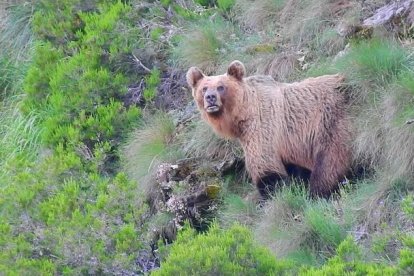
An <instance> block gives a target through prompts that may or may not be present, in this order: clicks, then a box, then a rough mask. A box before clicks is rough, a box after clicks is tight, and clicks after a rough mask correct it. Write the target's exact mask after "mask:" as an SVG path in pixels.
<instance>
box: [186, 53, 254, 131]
mask: <svg viewBox="0 0 414 276" xmlns="http://www.w3.org/2000/svg"><path fill="white" fill-rule="evenodd" d="M245 72H246V69H245V67H244V65H243V63H241V62H240V61H237V60H235V61H233V62H232V63H230V65H229V67H228V68H227V73H226V74H223V75H218V76H206V75H204V73H203V72H202V71H201V70H200V69H198V68H197V67H191V68H190V69H189V70H188V72H187V82H188V85H189V86H190V87H191V88H192V92H193V97H194V100H195V102H196V103H197V106H198V109H199V110H200V112H201V114H202V116H203V118H204V119H205V120H206V121H207V122H208V123H209V124H210V125H211V126H212V127H213V129H214V130H215V131H216V132H217V133H218V134H220V135H221V136H224V137H227V138H232V137H237V136H238V130H237V128H238V127H237V125H235V124H237V122H236V120H235V116H238V115H239V114H240V112H239V110H240V109H241V108H243V99H244V95H243V93H244V85H245V84H244V80H243V77H244V75H245Z"/></svg>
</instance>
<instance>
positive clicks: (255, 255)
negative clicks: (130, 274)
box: [154, 224, 293, 275]
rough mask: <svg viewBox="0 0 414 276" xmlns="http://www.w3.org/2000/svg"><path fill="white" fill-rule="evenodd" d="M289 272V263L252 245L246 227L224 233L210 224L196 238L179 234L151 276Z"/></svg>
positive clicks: (188, 230) (233, 227) (186, 234)
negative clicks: (207, 229)
mask: <svg viewBox="0 0 414 276" xmlns="http://www.w3.org/2000/svg"><path fill="white" fill-rule="evenodd" d="M189 252H191V254H188V253H189ZM288 271H293V266H292V264H291V263H289V262H286V261H279V262H276V260H275V259H274V258H273V256H271V255H270V253H269V252H268V251H267V250H266V249H265V248H263V247H260V246H258V245H256V244H255V243H254V242H253V240H252V237H251V234H250V232H249V231H248V230H247V229H246V228H244V227H242V226H240V225H233V226H232V227H231V228H229V229H228V230H225V231H223V230H221V229H219V227H218V226H217V225H216V224H213V225H212V226H211V228H210V230H209V231H208V232H207V233H206V234H199V235H196V234H195V232H194V230H191V229H189V228H188V229H186V230H185V231H182V232H181V233H180V235H179V236H178V238H177V241H176V242H175V243H174V244H173V245H172V247H171V249H170V253H169V255H168V258H167V260H166V262H165V263H164V264H163V265H162V266H161V269H160V270H157V271H155V272H154V274H155V275H171V274H197V275H211V274H225V275H227V274H238V275H263V274H278V273H281V272H282V273H283V272H284V273H286V272H288Z"/></svg>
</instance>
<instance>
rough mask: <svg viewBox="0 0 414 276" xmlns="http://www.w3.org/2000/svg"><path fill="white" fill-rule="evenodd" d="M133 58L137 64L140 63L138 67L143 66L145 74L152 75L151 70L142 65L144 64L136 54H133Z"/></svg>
mask: <svg viewBox="0 0 414 276" xmlns="http://www.w3.org/2000/svg"><path fill="white" fill-rule="evenodd" d="M132 56H133V57H134V59H135V61H136V63H138V65H139V66H141V67H142V69H144V70H145V72H147V73H151V69H149V68H148V67H147V66H145V65H144V64H142V62H141V61H140V60H139V59H138V58H137V57H136V56H135V55H134V54H132Z"/></svg>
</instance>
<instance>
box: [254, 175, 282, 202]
mask: <svg viewBox="0 0 414 276" xmlns="http://www.w3.org/2000/svg"><path fill="white" fill-rule="evenodd" d="M286 181H287V175H281V174H279V173H276V172H264V173H263V174H262V176H260V177H259V179H258V180H257V182H256V186H257V189H258V190H259V193H260V196H261V197H262V199H268V198H269V197H270V196H271V195H273V194H274V192H275V190H276V187H279V186H281V185H283V183H285V182H286Z"/></svg>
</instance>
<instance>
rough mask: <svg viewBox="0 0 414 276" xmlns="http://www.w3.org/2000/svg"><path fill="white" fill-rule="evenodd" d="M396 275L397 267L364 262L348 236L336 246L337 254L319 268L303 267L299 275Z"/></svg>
mask: <svg viewBox="0 0 414 276" xmlns="http://www.w3.org/2000/svg"><path fill="white" fill-rule="evenodd" d="M344 274H351V275H367V274H369V275H398V269H397V268H396V267H392V266H386V265H383V264H376V263H369V262H364V260H363V259H362V253H361V251H360V248H359V247H358V246H357V245H356V244H355V242H354V241H353V238H352V237H351V236H349V237H348V238H347V239H345V240H344V241H343V242H342V243H341V244H340V245H339V246H338V248H337V255H336V256H334V257H332V258H331V259H329V260H328V262H327V263H326V264H325V265H324V266H322V267H321V268H312V267H311V268H303V269H302V270H301V272H300V273H299V275H344Z"/></svg>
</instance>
